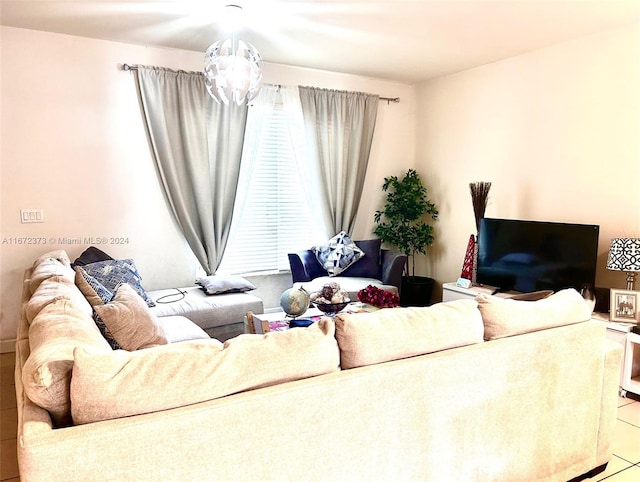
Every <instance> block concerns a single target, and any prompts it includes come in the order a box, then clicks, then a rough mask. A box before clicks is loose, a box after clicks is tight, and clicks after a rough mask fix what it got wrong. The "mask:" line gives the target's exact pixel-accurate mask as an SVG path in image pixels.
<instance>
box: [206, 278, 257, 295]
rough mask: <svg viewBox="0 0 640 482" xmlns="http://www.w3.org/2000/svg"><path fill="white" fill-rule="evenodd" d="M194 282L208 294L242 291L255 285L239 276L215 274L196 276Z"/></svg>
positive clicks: (252, 288)
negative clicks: (202, 276)
mask: <svg viewBox="0 0 640 482" xmlns="http://www.w3.org/2000/svg"><path fill="white" fill-rule="evenodd" d="M196 284H198V285H200V286H201V287H202V289H203V290H204V292H205V293H207V294H208V295H219V294H223V293H244V292H247V291H251V290H255V289H256V287H255V285H254V284H253V283H251V282H250V281H247V280H246V279H244V278H243V277H241V276H234V275H221V274H216V275H212V276H206V277H204V278H198V279H197V280H196Z"/></svg>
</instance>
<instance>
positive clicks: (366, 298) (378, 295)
mask: <svg viewBox="0 0 640 482" xmlns="http://www.w3.org/2000/svg"><path fill="white" fill-rule="evenodd" d="M358 300H359V301H360V302H362V303H366V304H368V305H372V306H375V307H377V308H394V307H396V306H398V305H399V304H400V298H398V295H397V294H395V293H392V292H391V291H387V290H383V289H380V288H378V287H376V286H373V285H369V286H367V287H366V288H363V289H361V290H360V291H358Z"/></svg>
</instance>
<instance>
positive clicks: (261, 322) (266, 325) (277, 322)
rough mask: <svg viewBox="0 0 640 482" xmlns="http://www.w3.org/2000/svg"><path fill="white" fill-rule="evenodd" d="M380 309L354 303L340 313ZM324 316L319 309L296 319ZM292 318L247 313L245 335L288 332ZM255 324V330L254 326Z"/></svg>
mask: <svg viewBox="0 0 640 482" xmlns="http://www.w3.org/2000/svg"><path fill="white" fill-rule="evenodd" d="M377 309H378V308H376V307H375V306H371V305H367V304H365V303H360V302H354V303H349V304H348V305H347V306H346V307H345V309H344V310H342V311H340V313H362V312H369V311H375V310H377ZM323 316H328V315H327V314H326V313H324V312H323V311H320V310H319V309H318V308H315V307H314V308H309V309H308V310H307V311H305V312H304V314H302V315H300V316H297V317H296V318H310V319H311V320H313V321H318V320H319V319H320V318H322V317H323ZM290 319H291V318H290V317H289V316H288V315H287V314H286V313H285V312H284V311H276V312H273V313H261V314H254V313H247V316H246V317H245V333H256V334H263V333H267V332H269V331H286V330H288V329H289V321H288V320H290ZM251 322H252V324H253V329H252V325H251Z"/></svg>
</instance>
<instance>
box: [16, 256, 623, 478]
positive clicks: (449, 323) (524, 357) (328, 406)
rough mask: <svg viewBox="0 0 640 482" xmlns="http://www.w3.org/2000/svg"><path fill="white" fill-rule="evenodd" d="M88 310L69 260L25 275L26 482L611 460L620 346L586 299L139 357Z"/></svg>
mask: <svg viewBox="0 0 640 482" xmlns="http://www.w3.org/2000/svg"><path fill="white" fill-rule="evenodd" d="M90 308H91V307H90V306H88V305H87V304H86V300H85V298H84V297H83V296H82V295H81V293H80V291H79V290H78V289H77V288H75V285H74V283H73V272H72V271H71V269H70V268H69V266H68V260H65V259H63V258H62V259H61V258H60V257H58V258H56V257H46V256H45V257H43V258H39V259H38V260H36V262H35V263H34V267H33V268H32V269H29V270H27V272H26V275H25V289H24V297H23V314H22V318H21V321H20V328H19V334H18V341H17V347H16V348H17V350H16V358H17V360H16V392H17V399H18V418H19V421H18V424H19V426H18V460H19V467H20V476H21V480H23V481H41V480H42V481H44V480H46V481H74V480H77V481H90V480H136V481H139V480H163V481H164V480H176V481H187V480H195V481H202V480H233V481H238V480H251V481H253V480H274V481H276V480H277V481H287V480H318V481H324V480H327V481H342V480H348V481H360V480H361V481H372V480H376V481H378V480H394V481H395V480H402V481H414V480H415V481H465V482H466V481H506V480H508V481H527V482H530V481H537V480H541V481H566V480H570V479H573V478H575V477H578V476H581V475H583V474H586V473H588V472H589V471H592V470H594V469H597V468H598V467H602V466H603V465H604V464H606V463H607V462H608V460H609V458H610V457H611V441H612V434H613V429H614V424H615V420H616V402H617V383H618V373H619V366H620V359H621V350H620V347H619V346H618V345H616V344H614V343H611V342H608V341H607V340H605V333H604V332H605V329H604V327H603V326H602V324H601V323H599V322H595V321H589V320H588V318H589V315H588V313H587V311H586V309H585V306H584V303H583V302H582V299H581V298H580V296H579V295H578V294H577V293H576V292H575V291H573V290H566V291H562V292H559V293H556V294H554V295H553V296H551V297H549V298H547V299H545V300H541V301H536V302H524V301H513V300H501V299H498V298H493V297H480V298H479V299H478V300H477V301H473V300H459V301H454V302H450V303H440V304H437V305H434V306H432V307H425V308H391V309H384V310H379V311H377V312H373V313H360V314H340V315H338V316H337V317H336V318H335V319H330V318H323V319H322V320H320V321H319V322H317V323H315V324H313V325H312V326H311V327H309V328H305V329H302V328H297V329H291V330H289V331H285V332H273V333H267V334H265V335H240V336H238V337H235V338H232V339H230V340H228V341H226V342H225V343H224V344H223V343H221V342H219V341H217V340H214V339H206V338H199V339H197V340H191V341H189V340H184V341H180V342H171V341H172V340H169V341H170V343H167V344H160V345H157V346H151V347H148V348H143V349H138V350H134V351H125V350H112V349H111V348H110V347H109V345H108V344H107V343H106V342H105V341H104V339H101V338H100V337H101V336H102V335H101V334H100V332H99V330H98V329H97V328H96V327H95V323H93V320H92V318H91V315H90ZM585 320H586V321H585ZM92 323H93V324H92ZM131 323H137V318H136V319H132V320H131ZM185 326H187V325H185ZM167 338H170V337H167Z"/></svg>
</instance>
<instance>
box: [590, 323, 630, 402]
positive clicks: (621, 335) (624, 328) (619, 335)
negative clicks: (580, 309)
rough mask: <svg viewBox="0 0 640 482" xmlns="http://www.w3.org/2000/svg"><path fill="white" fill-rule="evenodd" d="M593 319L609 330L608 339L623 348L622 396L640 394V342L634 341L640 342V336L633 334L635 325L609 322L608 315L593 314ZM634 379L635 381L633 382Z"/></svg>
mask: <svg viewBox="0 0 640 482" xmlns="http://www.w3.org/2000/svg"><path fill="white" fill-rule="evenodd" d="M591 318H592V319H594V320H598V321H601V322H603V323H604V324H605V326H606V328H607V339H609V340H611V341H615V342H616V343H618V344H619V345H621V346H622V351H623V355H622V369H621V370H620V380H619V383H618V386H619V387H620V396H621V397H626V395H627V392H628V391H629V392H631V393H635V394H638V392H640V388H639V387H640V381H639V380H638V378H640V377H639V375H640V347H638V346H637V344H638V343H640V341H635V342H634V341H633V340H640V336H639V335H636V334H635V333H632V332H631V328H632V327H633V326H634V325H633V324H630V323H618V322H615V321H609V315H608V314H607V313H593V315H592V316H591ZM634 347H635V350H634ZM634 378H635V380H633V379H634ZM629 387H631V388H629Z"/></svg>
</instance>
